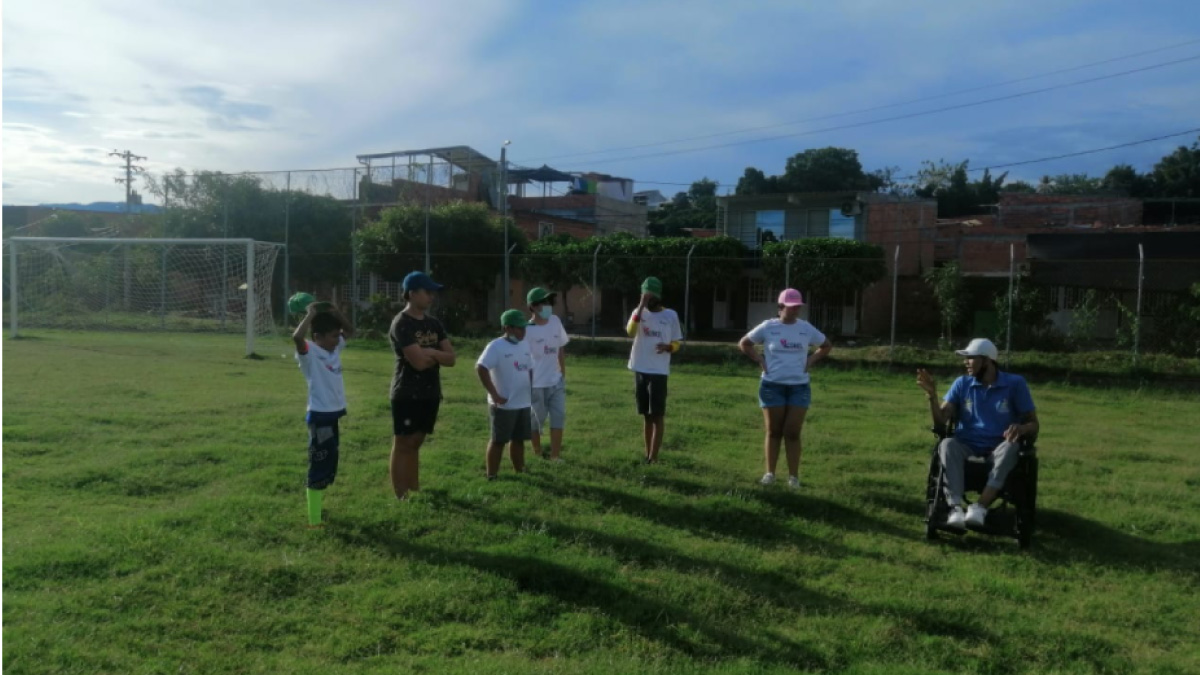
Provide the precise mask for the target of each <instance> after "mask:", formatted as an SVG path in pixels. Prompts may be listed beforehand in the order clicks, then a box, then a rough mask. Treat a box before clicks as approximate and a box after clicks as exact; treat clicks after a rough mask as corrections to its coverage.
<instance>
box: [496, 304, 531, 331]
mask: <svg viewBox="0 0 1200 675" xmlns="http://www.w3.org/2000/svg"><path fill="white" fill-rule="evenodd" d="M500 325H501V326H512V327H513V328H524V327H525V326H528V325H529V321H528V320H526V319H525V313H524V312H522V311H521V310H519V309H510V310H507V311H505V312H504V313H503V314H501V315H500Z"/></svg>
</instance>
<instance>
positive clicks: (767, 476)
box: [758, 471, 775, 485]
mask: <svg viewBox="0 0 1200 675" xmlns="http://www.w3.org/2000/svg"><path fill="white" fill-rule="evenodd" d="M758 482H759V483H762V484H763V485H774V484H775V474H773V473H771V472H770V471H768V472H767V473H764V474H763V477H762V478H760V479H759V481H758Z"/></svg>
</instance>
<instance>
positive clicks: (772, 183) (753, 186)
mask: <svg viewBox="0 0 1200 675" xmlns="http://www.w3.org/2000/svg"><path fill="white" fill-rule="evenodd" d="M776 183H777V180H776V178H775V176H770V177H768V176H767V175H766V174H764V173H763V172H762V171H761V170H759V169H756V168H754V167H752V166H748V167H746V171H745V172H744V173H743V174H742V177H741V178H739V179H738V182H737V188H736V189H735V190H734V194H736V195H766V194H772V193H775V192H780V190H779V187H778V185H777V184H776Z"/></svg>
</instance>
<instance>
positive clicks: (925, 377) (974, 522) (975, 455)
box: [917, 338, 1039, 530]
mask: <svg viewBox="0 0 1200 675" xmlns="http://www.w3.org/2000/svg"><path fill="white" fill-rule="evenodd" d="M955 353H956V354H958V355H959V356H962V357H964V361H963V364H964V365H965V366H966V370H967V374H966V375H962V376H960V377H959V378H958V379H956V380H955V381H954V384H952V385H950V390H949V391H947V392H946V396H945V397H944V398H943V399H942V401H941V403H940V405H939V403H938V400H937V387H936V385H935V384H934V381H933V377H932V376H931V375H930V374H929V372H928V371H926V370H925V369H920V370H918V371H917V386H919V387H920V388H921V389H923V390H924V391H925V395H926V398H928V400H929V411H930V413H931V414H932V415H933V424H934V428H935V430H937V429H941V430H944V432H945V434H944V437H943V439H942V441H941V442H940V443H939V444H938V456H939V458H940V460H941V465H942V468H943V473H944V481H945V488H946V489H945V493H946V502H947V504H948V505H949V509H950V510H949V514H948V515H947V517H946V523H945V526H946V527H947V528H950V529H954V530H965V529H966V528H967V527H968V526H969V527H971V528H973V529H975V528H978V529H982V528H983V527H984V522H985V520H986V519H987V514H988V508H989V507H990V506H991V505H992V503H993V502H994V501H995V500H996V498H997V497H998V496H999V495H1000V494H1001V491H1002V490H1003V489H1004V484H1005V480H1006V479H1007V478H1008V475H1009V472H1011V471H1012V469H1013V467H1015V466H1016V465H1017V462H1018V460H1019V459H1020V453H1021V443H1022V441H1023V440H1024V441H1030V440H1032V439H1034V438H1035V437H1036V436H1037V434H1038V429H1039V426H1038V419H1037V411H1036V409H1035V408H1034V405H1033V397H1032V396H1031V395H1030V393H1029V385H1027V384H1026V383H1025V378H1023V377H1021V376H1020V375H1013V374H1012V373H1005V372H1001V371H1000V369H999V368H998V367H997V364H996V359H997V356H998V352H997V350H996V345H994V344H992V342H991V341H990V340H985V339H981V338H976V339H974V340H971V343H970V344H968V345H967V348H966V349H960V350H957V351H956V352H955ZM952 422H954V427H953V429H952V430H951V429H949V428H948V427H947V425H948V424H950V423H952ZM981 459H982V460H983V461H985V462H986V463H987V465H988V467H989V468H988V473H987V482H986V486H985V487H984V488H983V490H982V492H981V493H980V496H979V500H978V501H976V502H975V503H973V504H971V506H970V508H968V509H967V510H966V511H964V510H963V493H964V492H965V490H966V487H967V486H966V470H967V463H968V462H979V461H980V460H981ZM1035 489H1036V488H1035ZM935 494H936V493H935Z"/></svg>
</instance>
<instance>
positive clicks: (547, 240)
mask: <svg viewBox="0 0 1200 675" xmlns="http://www.w3.org/2000/svg"><path fill="white" fill-rule="evenodd" d="M595 249H596V245H595V243H594V242H592V241H591V240H583V239H576V238H574V237H572V236H571V235H569V234H555V235H551V236H549V237H543V238H541V239H538V240H537V241H534V242H530V244H529V248H528V250H527V251H526V253H525V254H524V255H522V256H521V258H520V261H519V262H518V269H519V271H520V272H519V273H520V275H521V278H522V279H524V280H525V281H526V282H529V283H530V284H537V285H540V286H545V287H546V288H549V289H550V290H552V291H556V292H558V294H559V296H561V297H562V300H563V312H564V313H565V312H569V311H570V310H571V308H570V307H569V306H568V304H567V291H569V290H570V289H571V288H572V287H574V286H587V285H589V284H591V267H592V252H593V251H595Z"/></svg>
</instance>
